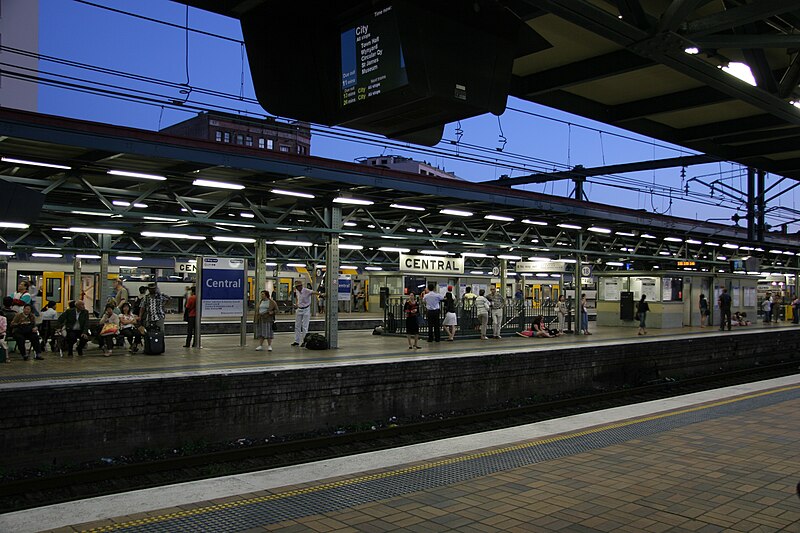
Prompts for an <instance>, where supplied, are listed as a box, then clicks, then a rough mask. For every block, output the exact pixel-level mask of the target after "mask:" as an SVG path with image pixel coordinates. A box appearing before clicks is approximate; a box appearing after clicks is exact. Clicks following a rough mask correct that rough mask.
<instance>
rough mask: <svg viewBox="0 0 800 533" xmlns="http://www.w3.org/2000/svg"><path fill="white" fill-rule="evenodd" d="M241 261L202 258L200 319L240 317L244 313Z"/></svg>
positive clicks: (243, 279)
mask: <svg viewBox="0 0 800 533" xmlns="http://www.w3.org/2000/svg"><path fill="white" fill-rule="evenodd" d="M246 273H247V262H246V261H245V260H244V259H228V258H219V257H204V258H203V269H202V280H201V283H202V289H201V293H200V294H201V299H200V300H201V313H202V316H203V318H219V317H232V316H235V317H241V316H242V315H243V314H244V286H245V285H244V284H245V279H246V278H245V275H246Z"/></svg>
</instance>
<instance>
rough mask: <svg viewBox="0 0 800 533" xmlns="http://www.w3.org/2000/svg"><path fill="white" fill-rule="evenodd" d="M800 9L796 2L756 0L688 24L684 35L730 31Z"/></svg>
mask: <svg viewBox="0 0 800 533" xmlns="http://www.w3.org/2000/svg"><path fill="white" fill-rule="evenodd" d="M797 9H798V6H797V2H796V0H756V1H753V2H750V3H749V4H747V5H743V6H739V7H734V8H731V9H726V10H724V11H720V12H719V13H715V14H713V15H708V16H706V17H702V18H698V19H695V20H692V21H689V22H687V23H686V24H685V25H683V26H682V28H681V29H682V30H683V31H684V33H685V34H686V35H687V36H688V37H689V38H690V39H691V38H693V37H697V36H702V35H708V34H710V33H717V32H719V31H723V30H729V29H732V28H736V27H738V26H743V25H745V24H750V23H752V22H757V21H759V20H764V19H767V18H769V17H774V16H775V15H781V14H783V13H788V12H790V11H796V10H797Z"/></svg>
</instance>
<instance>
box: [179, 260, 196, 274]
mask: <svg viewBox="0 0 800 533" xmlns="http://www.w3.org/2000/svg"><path fill="white" fill-rule="evenodd" d="M175 273H176V274H197V263H189V262H183V261H175Z"/></svg>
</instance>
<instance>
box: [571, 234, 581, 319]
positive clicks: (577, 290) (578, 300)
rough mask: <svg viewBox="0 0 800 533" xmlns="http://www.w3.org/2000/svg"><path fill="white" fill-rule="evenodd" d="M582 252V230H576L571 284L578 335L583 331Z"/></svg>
mask: <svg viewBox="0 0 800 533" xmlns="http://www.w3.org/2000/svg"><path fill="white" fill-rule="evenodd" d="M582 252H583V232H581V231H579V232H578V253H577V254H575V277H574V279H573V284H574V285H575V303H574V304H573V305H572V308H573V309H574V310H575V335H580V334H581V333H582V332H583V329H581V314H582V313H583V308H582V307H581V268H582V266H583V263H582V262H581V258H582V257H581V253H582Z"/></svg>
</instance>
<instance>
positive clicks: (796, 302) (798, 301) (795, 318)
mask: <svg viewBox="0 0 800 533" xmlns="http://www.w3.org/2000/svg"><path fill="white" fill-rule="evenodd" d="M799 309H800V297H798V296H797V295H795V297H794V298H793V299H792V324H800V314H798V310H799Z"/></svg>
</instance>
